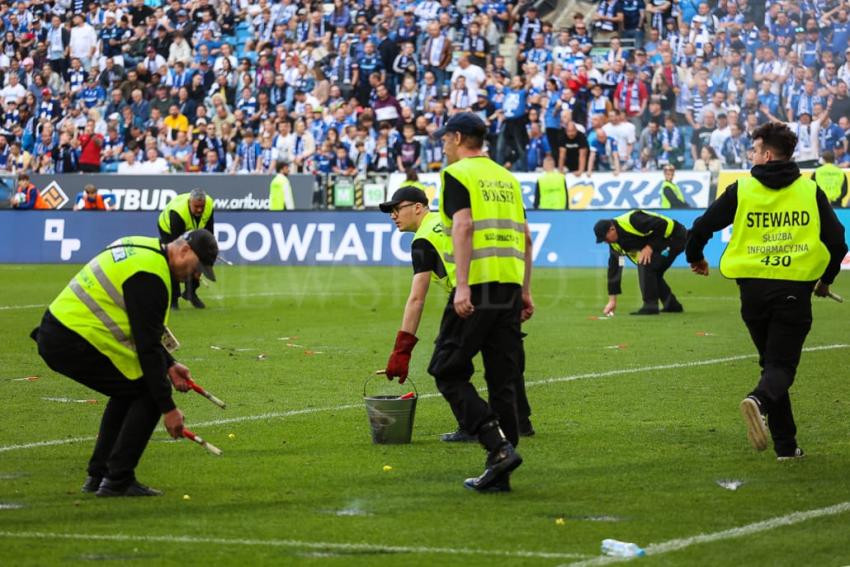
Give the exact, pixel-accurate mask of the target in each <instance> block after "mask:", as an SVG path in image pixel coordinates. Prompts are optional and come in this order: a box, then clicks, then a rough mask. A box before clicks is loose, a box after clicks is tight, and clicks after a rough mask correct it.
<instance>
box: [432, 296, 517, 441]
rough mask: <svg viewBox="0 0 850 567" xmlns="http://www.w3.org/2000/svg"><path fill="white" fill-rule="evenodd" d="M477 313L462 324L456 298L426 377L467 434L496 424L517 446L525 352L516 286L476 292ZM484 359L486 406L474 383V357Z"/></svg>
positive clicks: (448, 307)
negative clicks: (472, 379)
mask: <svg viewBox="0 0 850 567" xmlns="http://www.w3.org/2000/svg"><path fill="white" fill-rule="evenodd" d="M472 304H473V305H474V306H475V312H474V313H473V314H472V315H471V316H470V317H469V318H468V319H461V318H460V317H458V315H457V314H456V313H455V310H454V292H452V293H451V294H450V295H449V301H448V304H447V305H446V309H445V311H444V312H443V320H442V322H441V323H440V334H439V335H438V336H437V340H436V345H435V348H434V354H433V356H432V357H431V363H430V365H429V367H428V372H429V373H430V374H431V375H432V376H434V378H435V379H436V383H437V389H439V390H440V393H442V394H443V397H444V398H445V399H446V401H447V402H448V403H449V406H451V408H452V412H453V413H454V416H455V418H456V419H457V421H458V423H459V424H460V426H461V428H462V429H463V430H464V431H467V432H469V433H472V434H478V432H479V429H480V428H481V426H482V425H484V424H485V423H487V422H490V421H494V420H498V422H499V425H500V426H501V428H502V431H503V432H504V434H505V437H507V439H508V440H509V441H510V442H511V443H512V444H513V445H514V446H516V445H517V443H518V442H519V426H518V418H517V385H518V383H519V381H520V379H521V376H522V372H521V368H522V363H523V357H524V354H523V349H522V332H521V330H520V314H521V312H522V288H521V287H520V286H518V285H507V284H482V285H475V286H472ZM479 352H480V353H481V356H482V358H483V360H484V380H485V382H486V383H487V392H488V401H486V402H485V401H484V400H483V399H482V398H481V396H479V395H478V392H477V391H476V389H475V387H474V386H473V385H472V383H471V382H470V379H471V378H472V374H473V373H474V372H475V368H474V366H473V364H472V359H473V357H474V356H475V355H476V354H478V353H479Z"/></svg>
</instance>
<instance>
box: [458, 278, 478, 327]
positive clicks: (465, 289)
mask: <svg viewBox="0 0 850 567" xmlns="http://www.w3.org/2000/svg"><path fill="white" fill-rule="evenodd" d="M454 304H455V313H457V316H458V317H460V318H461V319H466V318H468V317H469V316H470V315H472V314H473V313H474V312H475V307H474V306H473V305H472V292H471V291H470V289H469V286H468V285H464V286H460V285H459V286H457V287H456V288H455V301H454Z"/></svg>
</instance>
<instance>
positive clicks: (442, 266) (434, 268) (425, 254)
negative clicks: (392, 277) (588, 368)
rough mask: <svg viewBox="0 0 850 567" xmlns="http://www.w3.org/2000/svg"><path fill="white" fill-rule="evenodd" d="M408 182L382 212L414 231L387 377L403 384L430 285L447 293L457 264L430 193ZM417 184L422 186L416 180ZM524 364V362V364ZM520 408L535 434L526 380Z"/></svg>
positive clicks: (524, 427) (526, 429) (524, 425)
mask: <svg viewBox="0 0 850 567" xmlns="http://www.w3.org/2000/svg"><path fill="white" fill-rule="evenodd" d="M414 183H416V182H409V181H406V182H405V183H403V184H402V186H401V187H400V188H399V189H398V190H397V191H396V192H395V193H394V194H393V197H392V199H391V200H389V201H387V202H386V203H381V205H380V209H381V211H382V212H385V213H389V214H390V216H391V217H392V219H393V222H394V223H395V225H396V228H398V230H399V231H400V232H414V233H415V234H414V236H413V244H412V245H411V250H410V255H411V260H412V262H413V274H414V275H413V284H412V285H411V289H410V295H409V297H408V299H407V303H406V304H405V308H404V316H403V317H402V323H401V330H400V331H399V332H398V335H397V336H396V343H395V346H394V347H393V351H392V353H391V354H390V358H389V360H388V362H387V367H386V375H387V378H390V379H392V378H395V377H398V379H399V382H400V383H402V384H403V383H404V381H405V379H406V378H407V374H408V366H409V363H410V355H411V352H412V350H413V346H414V345H416V343H417V342H418V339H417V338H416V331H417V329H418V328H419V321H420V319H421V316H422V309H423V307H424V306H425V300H426V298H427V296H428V290H429V286H430V284H434V285H436V286H438V287H440V288H442V289H443V290H444V291H445V292H446V293H447V294H449V293H451V292H452V290H453V289H454V287H455V274H454V272H455V266H454V256H453V254H452V241H451V238H449V237H448V236H446V231H445V229H444V228H443V223H442V222H441V221H440V215H439V214H438V213H432V212H430V211H429V210H428V196H427V195H426V194H425V191H424V190H423V189H421V188H419V187H416V186H415V185H414ZM416 185H421V184H419V183H416ZM523 366H524V364H523ZM517 406H518V407H517V409H518V411H519V421H520V432H521V433H525V434H526V435H533V434H534V428H533V427H532V426H531V421H530V419H529V417H530V415H531V408H530V407H529V404H528V397H527V396H526V394H525V381H524V380H522V381H521V383H520V384H519V385H518V387H517ZM440 438H441V439H442V440H443V441H448V442H457V441H461V442H466V441H477V440H478V438H477V437H476V436H474V435H470V434H469V433H467V432H465V431H463V429H461V428H458V429H457V430H456V431H454V432H452V433H446V434H444V435H441V436H440Z"/></svg>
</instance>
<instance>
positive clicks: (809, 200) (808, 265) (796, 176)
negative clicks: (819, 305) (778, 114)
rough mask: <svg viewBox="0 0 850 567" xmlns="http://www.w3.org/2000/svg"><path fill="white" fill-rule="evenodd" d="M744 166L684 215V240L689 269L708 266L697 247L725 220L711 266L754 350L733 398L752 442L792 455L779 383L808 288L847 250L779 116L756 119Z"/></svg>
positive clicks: (798, 349) (803, 329)
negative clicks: (755, 369)
mask: <svg viewBox="0 0 850 567" xmlns="http://www.w3.org/2000/svg"><path fill="white" fill-rule="evenodd" d="M752 138H753V150H752V153H753V158H752V163H753V168H752V169H751V170H750V173H751V176H750V177H745V178H742V179H739V180H738V181H737V182H736V183H733V184H732V185H730V186H729V187H727V188H726V190H725V191H724V192H723V194H722V195H721V196H720V198H718V199H717V200H716V201H715V202H714V203H712V205H711V206H710V207H709V208H708V209H707V210H706V211H705V214H704V215H703V216H701V217H700V218H698V219H697V220H696V221H695V222H694V226H693V228H691V231H690V238H689V240H688V244H687V258H688V262H689V263H690V264H691V270H692V271H694V272H695V273H697V274H700V275H704V276H707V275H708V271H709V269H708V262H706V260H705V258H704V256H703V249H704V248H705V245H706V244H707V243H708V241H709V239H711V237H712V235H713V234H714V233H715V232H717V231H719V230H722V229H724V228H725V227H727V226H729V225H730V224H731V225H732V238H731V240H730V242H729V245H728V246H727V247H726V251H725V252H724V253H723V257H722V258H721V260H720V272H721V273H722V274H723V275H724V276H726V277H728V278H734V279H735V280H737V283H738V288H739V290H740V296H741V317H742V318H743V320H744V323H745V324H746V325H747V329H748V330H749V332H750V337H751V338H752V340H753V343H755V346H756V350H757V351H758V354H759V363H760V365H761V368H762V371H761V374H760V376H759V377H758V378H757V385H756V387H755V388H754V389H753V390H752V391H751V392H750V394H749V395H748V396H747V397H746V398H744V399H743V400H742V401H741V404H740V410H741V415H742V416H743V418H744V424H745V425H746V427H747V437H748V439H749V441H750V444H751V445H752V446H753V448H754V449H756V450H758V451H763V450H764V449H766V448H767V446H768V434H769V436H770V437H771V438H772V439H773V449H774V451H775V452H776V456H777V458H778V459H779V460H786V459H797V458H800V457H802V456H803V450H802V449H801V448H800V447H799V446H798V444H797V437H796V435H797V427H796V425H795V424H794V416H793V413H792V411H791V399H790V397H789V395H788V389H789V388H790V387H791V384H792V383H793V382H794V377H795V375H796V372H797V366H798V364H799V362H800V357H801V354H802V349H803V344H804V343H805V340H806V336H807V335H808V333H809V330H810V329H811V326H812V304H811V296H812V293H813V292H814V294H815V295H817V296H820V297H826V296H828V295H829V294H830V291H829V286H830V284H831V283H832V281H833V280H834V279H835V277H836V276H837V275H838V273H839V271H840V269H841V261H842V260H843V259H844V256H845V255H846V254H847V245H846V244H845V242H844V227H843V226H841V223H840V222H839V221H838V218H837V217H836V216H835V212H834V211H833V210H832V207H831V206H830V204H829V199H828V198H827V196H826V194H825V193H824V192H823V191H822V190H819V189H818V186H817V185H816V183H815V182H814V181H811V180H809V179H805V178H803V177H802V176H801V175H800V169H799V168H798V167H797V164H796V163H794V162H793V161H791V157H792V155H793V154H794V148H795V147H796V146H797V136H796V135H795V134H794V132H793V131H791V130H790V129H789V128H788V126H786V125H785V124H783V123H777V122H771V123H767V124H763V125H761V126H759V127H758V128H756V129H755V130H754V131H753V134H752Z"/></svg>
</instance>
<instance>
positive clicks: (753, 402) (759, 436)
mask: <svg viewBox="0 0 850 567" xmlns="http://www.w3.org/2000/svg"><path fill="white" fill-rule="evenodd" d="M741 416H743V418H744V423H745V424H746V426H747V439H749V440H750V445H752V446H753V449H755V450H756V451H764V450H765V449H767V438H768V433H769V431H768V429H767V418H766V417H765V415H764V414H763V413H762V409H761V402H760V401H759V400H758V398H756V397H755V396H747V397H746V398H744V399H743V400H742V401H741Z"/></svg>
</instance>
